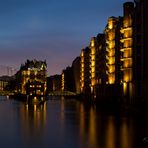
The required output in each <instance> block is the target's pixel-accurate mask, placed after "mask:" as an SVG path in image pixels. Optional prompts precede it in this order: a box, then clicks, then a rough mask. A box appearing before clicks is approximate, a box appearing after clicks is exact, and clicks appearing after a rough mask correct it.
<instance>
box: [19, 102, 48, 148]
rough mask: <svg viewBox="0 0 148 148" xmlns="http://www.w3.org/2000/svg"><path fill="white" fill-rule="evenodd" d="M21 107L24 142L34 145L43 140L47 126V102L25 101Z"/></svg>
mask: <svg viewBox="0 0 148 148" xmlns="http://www.w3.org/2000/svg"><path fill="white" fill-rule="evenodd" d="M20 109H21V125H22V127H21V131H22V136H23V137H24V141H23V142H24V143H26V144H27V143H29V144H30V145H31V146H32V147H34V146H33V145H34V144H35V143H36V144H37V143H38V142H39V141H42V138H43V134H44V129H45V128H46V102H44V103H43V104H40V105H37V104H28V103H24V104H22V106H21V108H20ZM32 144H33V145H32ZM36 144H35V145H36Z"/></svg>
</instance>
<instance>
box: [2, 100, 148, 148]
mask: <svg viewBox="0 0 148 148" xmlns="http://www.w3.org/2000/svg"><path fill="white" fill-rule="evenodd" d="M146 136H148V121H147V120H146V119H143V118H135V117H126V116H119V115H118V116H116V115H109V114H104V113H100V112H97V111H96V109H95V108H94V107H86V106H84V105H83V104H82V103H80V102H78V101H76V100H73V99H71V100H65V99H57V98H55V99H54V100H48V101H47V102H46V103H44V104H43V105H41V106H28V105H27V104H24V103H22V102H18V101H14V100H9V99H7V98H6V97H0V148H47V147H48V148H49V147H50V148H141V147H148V145H147V144H145V143H144V142H143V141H142V139H143V138H144V137H146Z"/></svg>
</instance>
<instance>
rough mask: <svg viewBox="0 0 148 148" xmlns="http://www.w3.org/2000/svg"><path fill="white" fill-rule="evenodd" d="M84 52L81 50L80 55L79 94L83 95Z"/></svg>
mask: <svg viewBox="0 0 148 148" xmlns="http://www.w3.org/2000/svg"><path fill="white" fill-rule="evenodd" d="M84 52H85V50H84V49H82V50H81V55H80V90H81V93H84Z"/></svg>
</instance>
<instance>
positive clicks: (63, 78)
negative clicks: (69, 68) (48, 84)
mask: <svg viewBox="0 0 148 148" xmlns="http://www.w3.org/2000/svg"><path fill="white" fill-rule="evenodd" d="M64 80H65V76H64V70H63V71H62V91H64V90H65V81H64Z"/></svg>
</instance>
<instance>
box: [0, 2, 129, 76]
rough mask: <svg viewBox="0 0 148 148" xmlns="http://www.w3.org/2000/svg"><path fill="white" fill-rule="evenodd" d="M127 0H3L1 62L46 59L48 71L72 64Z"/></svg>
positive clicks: (15, 63)
mask: <svg viewBox="0 0 148 148" xmlns="http://www.w3.org/2000/svg"><path fill="white" fill-rule="evenodd" d="M126 1H127V0H1V1H0V65H5V66H11V67H14V68H16V69H19V67H20V65H21V64H22V63H24V62H25V61H26V59H30V60H31V59H37V60H45V59H46V61H47V64H48V74H49V75H53V74H60V73H61V71H62V69H64V68H66V67H67V66H68V65H69V66H70V65H71V63H72V61H73V60H74V59H75V57H77V56H79V55H80V51H81V49H82V48H84V47H86V46H88V45H89V42H90V39H91V37H93V36H96V35H97V34H98V33H102V32H103V30H104V28H105V25H106V23H107V19H108V17H110V16H122V11H123V10H122V5H123V3H124V2H126Z"/></svg>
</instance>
